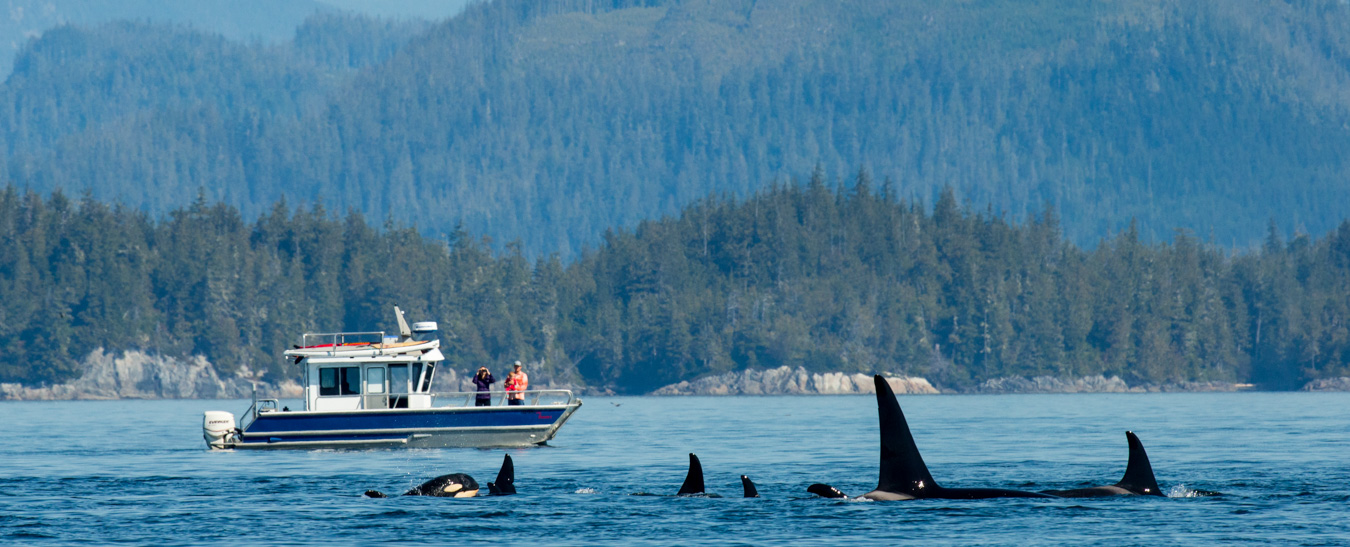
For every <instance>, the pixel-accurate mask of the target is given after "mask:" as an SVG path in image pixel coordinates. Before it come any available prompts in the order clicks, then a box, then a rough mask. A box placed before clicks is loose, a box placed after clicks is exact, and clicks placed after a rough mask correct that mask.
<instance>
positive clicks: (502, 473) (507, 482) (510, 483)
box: [488, 454, 516, 496]
mask: <svg viewBox="0 0 1350 547" xmlns="http://www.w3.org/2000/svg"><path fill="white" fill-rule="evenodd" d="M488 493H489V494H490V495H493V496H509V495H511V494H514V493H516V466H515V464H513V463H511V455H510V454H507V455H506V457H505V458H503V459H502V468H501V470H499V471H497V480H496V481H493V482H489V483H488Z"/></svg>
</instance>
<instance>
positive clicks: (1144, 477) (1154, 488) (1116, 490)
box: [1042, 431, 1163, 498]
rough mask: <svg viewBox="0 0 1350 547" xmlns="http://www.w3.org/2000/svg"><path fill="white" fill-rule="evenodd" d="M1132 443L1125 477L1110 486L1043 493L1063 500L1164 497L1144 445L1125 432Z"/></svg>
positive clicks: (1133, 435) (1046, 491)
mask: <svg viewBox="0 0 1350 547" xmlns="http://www.w3.org/2000/svg"><path fill="white" fill-rule="evenodd" d="M1125 439H1126V440H1127V441H1129V443H1130V459H1129V461H1128V462H1127V463H1126V464H1125V476H1124V477H1122V478H1121V479H1120V482H1117V483H1115V484H1112V485H1110V486H1094V487H1091V488H1074V489H1072V490H1043V491H1042V493H1044V494H1050V495H1052V496H1058V497H1061V498H1103V497H1107V496H1162V495H1163V493H1162V490H1161V489H1159V488H1158V481H1157V480H1156V479H1155V478H1154V477H1153V466H1152V465H1151V464H1149V462H1148V453H1146V452H1144V443H1141V442H1139V437H1137V436H1135V434H1134V432H1133V431H1126V432H1125Z"/></svg>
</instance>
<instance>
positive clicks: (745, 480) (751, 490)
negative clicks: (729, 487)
mask: <svg viewBox="0 0 1350 547" xmlns="http://www.w3.org/2000/svg"><path fill="white" fill-rule="evenodd" d="M741 488H743V489H744V490H745V497H747V498H758V497H759V489H757V488H755V483H753V482H751V481H750V477H747V476H745V475H741Z"/></svg>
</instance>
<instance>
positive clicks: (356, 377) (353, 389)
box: [319, 367, 361, 396]
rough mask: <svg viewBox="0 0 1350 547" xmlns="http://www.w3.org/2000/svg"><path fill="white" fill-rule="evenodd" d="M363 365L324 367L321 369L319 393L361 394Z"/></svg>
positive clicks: (324, 394) (327, 394)
mask: <svg viewBox="0 0 1350 547" xmlns="http://www.w3.org/2000/svg"><path fill="white" fill-rule="evenodd" d="M360 394H361V367H324V368H320V369H319V395H321V396H334V395H360Z"/></svg>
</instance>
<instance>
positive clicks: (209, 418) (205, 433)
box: [202, 410, 234, 448]
mask: <svg viewBox="0 0 1350 547" xmlns="http://www.w3.org/2000/svg"><path fill="white" fill-rule="evenodd" d="M232 434H234V414H231V413H229V412H225V411H221V410H208V411H206V416H205V417H204V418H203V419H202V438H204V439H206V444H207V446H210V447H211V448H225V441H226V440H227V439H228V438H229V437H230V435H232Z"/></svg>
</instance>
